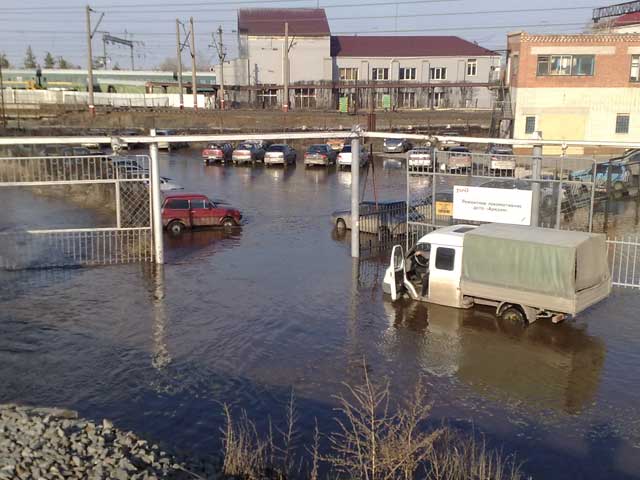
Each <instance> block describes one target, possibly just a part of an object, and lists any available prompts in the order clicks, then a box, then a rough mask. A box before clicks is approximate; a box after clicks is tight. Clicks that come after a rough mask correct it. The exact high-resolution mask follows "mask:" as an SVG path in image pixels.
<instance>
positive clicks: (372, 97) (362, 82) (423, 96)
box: [213, 8, 501, 110]
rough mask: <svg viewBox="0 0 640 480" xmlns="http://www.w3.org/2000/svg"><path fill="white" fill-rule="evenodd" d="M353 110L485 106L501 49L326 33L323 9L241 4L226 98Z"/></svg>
mask: <svg viewBox="0 0 640 480" xmlns="http://www.w3.org/2000/svg"><path fill="white" fill-rule="evenodd" d="M285 28H286V29H287V32H286V35H287V36H288V44H287V47H286V49H287V50H288V52H287V53H288V62H289V63H288V64H289V67H288V71H289V75H288V81H289V86H290V89H289V102H288V103H289V105H291V107H292V108H294V109H301V108H336V109H338V108H340V109H342V110H355V109H362V108H370V107H372V106H373V107H375V108H376V109H387V110H394V109H403V108H491V107H492V104H493V99H492V98H493V96H492V94H491V91H490V89H489V87H490V86H491V85H492V84H493V83H494V82H495V81H496V80H497V79H498V77H499V69H500V62H501V57H500V55H499V54H497V53H496V52H493V51H490V50H487V49H485V48H482V47H480V46H478V45H476V44H474V43H472V42H468V41H466V40H463V39H461V38H459V37H454V36H332V35H331V31H330V29H329V23H328V21H327V17H326V14H325V11H324V9H304V8H301V9H277V8H269V9H241V10H239V12H238V28H237V32H238V51H239V58H237V59H234V60H231V61H227V62H224V64H223V69H224V72H222V71H221V67H220V65H217V66H215V67H214V68H213V70H214V72H215V73H216V76H217V77H218V78H222V75H224V79H225V84H226V85H227V88H226V101H227V104H229V103H231V104H237V105H244V104H249V105H252V106H257V107H264V108H269V107H277V106H279V105H282V104H283V91H284V88H283V84H284V83H285V75H286V73H285V72H286V70H285V68H284V67H285V60H286V58H287V55H285Z"/></svg>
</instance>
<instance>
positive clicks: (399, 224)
mask: <svg viewBox="0 0 640 480" xmlns="http://www.w3.org/2000/svg"><path fill="white" fill-rule="evenodd" d="M331 219H332V221H333V224H334V226H335V228H337V229H338V230H351V210H336V211H335V212H333V213H332V214H331ZM409 220H410V221H412V222H425V221H426V219H425V217H424V215H423V214H422V213H421V212H420V209H418V208H416V207H415V206H410V207H409ZM406 225H407V203H406V202H405V201H403V200H399V201H394V200H392V201H380V202H372V201H366V202H360V232H361V233H370V234H378V235H379V234H382V235H385V236H388V235H391V236H395V235H401V234H404V233H405V232H406Z"/></svg>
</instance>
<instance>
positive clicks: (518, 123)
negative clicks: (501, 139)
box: [514, 87, 640, 141]
mask: <svg viewBox="0 0 640 480" xmlns="http://www.w3.org/2000/svg"><path fill="white" fill-rule="evenodd" d="M515 101H516V110H515V125H514V138H529V137H530V136H531V134H527V133H525V118H526V117H527V116H534V117H536V130H541V131H542V135H543V138H546V139H553V140H556V139H557V140H610V141H615V140H619V141H635V140H637V139H638V138H640V89H637V88H544V89H541V88H522V87H521V88H518V90H517V93H516V98H515ZM618 114H629V116H630V118H629V133H628V134H620V133H615V127H616V116H617V115H618Z"/></svg>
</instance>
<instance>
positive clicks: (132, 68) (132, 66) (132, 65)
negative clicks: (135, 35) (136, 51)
mask: <svg viewBox="0 0 640 480" xmlns="http://www.w3.org/2000/svg"><path fill="white" fill-rule="evenodd" d="M131 70H135V65H134V63H133V44H131Z"/></svg>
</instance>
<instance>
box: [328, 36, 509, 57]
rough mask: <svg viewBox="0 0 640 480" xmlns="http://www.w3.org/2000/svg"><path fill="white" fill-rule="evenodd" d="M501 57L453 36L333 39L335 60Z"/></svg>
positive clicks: (336, 37)
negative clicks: (347, 58) (360, 58)
mask: <svg viewBox="0 0 640 480" xmlns="http://www.w3.org/2000/svg"><path fill="white" fill-rule="evenodd" d="M496 55H498V54H497V53H495V52H492V51H491V50H487V49H486V48H483V47H481V46H479V45H476V44H475V43H471V42H468V41H467V40H463V39H462V38H460V37H451V36H359V35H357V36H356V35H344V36H334V37H331V56H332V57H457V56H463V57H483V56H496Z"/></svg>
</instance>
